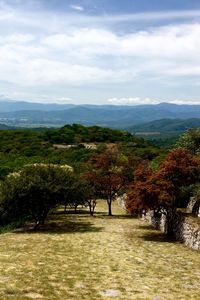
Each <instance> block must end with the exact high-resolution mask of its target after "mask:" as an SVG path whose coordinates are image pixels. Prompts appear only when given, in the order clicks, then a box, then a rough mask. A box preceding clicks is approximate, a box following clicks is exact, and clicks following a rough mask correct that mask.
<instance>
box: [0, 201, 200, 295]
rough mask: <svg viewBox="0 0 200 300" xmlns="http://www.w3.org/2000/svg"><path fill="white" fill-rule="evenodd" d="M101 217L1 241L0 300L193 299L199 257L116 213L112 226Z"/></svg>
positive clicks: (198, 289) (60, 219) (199, 291)
mask: <svg viewBox="0 0 200 300" xmlns="http://www.w3.org/2000/svg"><path fill="white" fill-rule="evenodd" d="M105 209H106V207H105V205H104V204H103V205H102V204H101V205H99V208H98V210H99V213H98V214H96V216H95V217H94V218H92V217H89V216H88V215H87V214H80V215H77V216H75V215H73V214H72V215H67V216H66V215H62V214H61V215H55V216H52V217H51V220H50V221H49V226H48V228H46V230H41V231H40V232H39V233H30V232H29V233H27V232H25V233H8V234H4V235H1V236H0V299H15V300H18V299H19V300H20V299H48V300H51V299H64V300H65V299H66V300H73V299H74V300H79V299H80V300H84V299H85V300H86V299H87V300H99V299H105V300H106V299H117V300H118V299H119V300H121V299H125V300H131V299H152V300H162V299H173V300H174V299H182V300H184V299H185V300H186V299H199V295H200V256H199V253H197V252H195V251H192V250H190V249H187V248H186V247H185V246H183V245H181V244H179V243H172V242H169V241H167V240H166V239H165V238H164V237H163V235H161V234H160V233H159V232H157V231H154V230H152V229H151V228H150V227H148V226H147V225H146V224H145V223H143V222H142V221H141V220H137V219H133V218H129V217H126V216H124V213H123V212H122V211H121V210H120V209H119V208H118V207H117V206H116V207H115V209H114V213H115V214H117V215H118V216H114V217H112V218H108V217H107V216H105V215H102V212H103V211H104V212H105ZM55 222H56V223H55ZM56 224H57V225H56Z"/></svg>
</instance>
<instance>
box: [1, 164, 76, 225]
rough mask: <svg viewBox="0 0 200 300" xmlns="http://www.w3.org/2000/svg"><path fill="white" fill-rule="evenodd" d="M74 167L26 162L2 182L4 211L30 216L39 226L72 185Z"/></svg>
mask: <svg viewBox="0 0 200 300" xmlns="http://www.w3.org/2000/svg"><path fill="white" fill-rule="evenodd" d="M71 176H72V171H71V170H70V169H69V168H68V167H62V166H58V165H52V164H49V165H44V164H35V165H27V166H25V167H24V168H23V169H22V170H21V171H20V172H19V173H13V174H10V175H9V176H7V178H6V179H5V181H4V182H2V184H1V189H0V193H1V194H0V195H1V197H0V200H1V202H0V206H1V211H3V213H4V214H7V215H8V216H11V217H12V216H13V215H21V216H29V217H31V218H33V219H34V221H35V229H37V228H38V227H39V226H40V225H43V224H44V222H45V219H46V217H47V215H48V213H49V211H50V210H51V209H53V208H55V207H56V206H57V205H58V204H60V203H62V202H63V201H64V199H65V197H66V193H67V191H68V189H69V185H71Z"/></svg>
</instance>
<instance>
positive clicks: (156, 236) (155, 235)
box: [141, 229, 176, 243]
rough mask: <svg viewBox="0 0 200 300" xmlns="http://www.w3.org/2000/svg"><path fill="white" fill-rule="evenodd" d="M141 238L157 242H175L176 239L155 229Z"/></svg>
mask: <svg viewBox="0 0 200 300" xmlns="http://www.w3.org/2000/svg"><path fill="white" fill-rule="evenodd" d="M141 239H143V240H144V241H149V242H157V243H174V242H175V241H176V240H175V238H173V237H168V236H167V235H166V234H164V233H162V232H159V231H157V230H156V229H155V231H153V232H151V233H150V232H148V233H146V234H144V235H143V236H141Z"/></svg>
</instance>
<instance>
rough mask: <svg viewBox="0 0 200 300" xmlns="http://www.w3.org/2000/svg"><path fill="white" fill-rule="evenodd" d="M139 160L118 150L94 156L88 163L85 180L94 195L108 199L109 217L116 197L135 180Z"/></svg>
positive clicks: (110, 150)
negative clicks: (134, 170) (135, 170)
mask: <svg viewBox="0 0 200 300" xmlns="http://www.w3.org/2000/svg"><path fill="white" fill-rule="evenodd" d="M137 162H138V159H136V158H135V157H127V156H124V155H123V154H122V153H121V152H120V151H119V150H118V149H117V148H114V149H108V150H106V151H105V152H104V153H102V154H99V155H96V156H93V157H92V158H91V159H90V161H89V162H88V163H87V168H88V171H87V172H85V173H84V178H85V180H86V181H87V183H88V184H90V186H91V187H92V190H93V192H94V195H95V196H96V197H100V198H102V199H106V201H107V204H108V215H109V216H111V215H112V202H113V200H114V199H115V197H116V195H117V194H118V193H120V192H122V190H123V189H124V188H125V186H126V185H127V184H128V183H130V181H132V179H133V169H134V167H135V164H136V163H137Z"/></svg>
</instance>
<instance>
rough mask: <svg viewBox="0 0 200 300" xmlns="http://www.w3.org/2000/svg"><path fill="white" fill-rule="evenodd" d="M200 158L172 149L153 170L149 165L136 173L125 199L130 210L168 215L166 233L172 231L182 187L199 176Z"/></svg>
mask: <svg viewBox="0 0 200 300" xmlns="http://www.w3.org/2000/svg"><path fill="white" fill-rule="evenodd" d="M199 166H200V164H199V160H198V159H197V158H196V157H194V156H193V155H191V154H190V153H188V152H187V151H185V150H183V149H177V150H173V151H171V152H170V153H169V154H168V156H167V157H166V159H165V160H164V161H163V162H162V163H161V165H160V168H159V170H157V171H155V172H153V171H152V170H150V168H149V167H148V166H145V167H144V166H143V167H140V168H139V169H138V170H137V172H135V182H134V184H133V186H132V189H131V191H130V192H129V194H128V197H127V200H126V207H127V209H128V211H130V212H131V213H142V212H143V211H144V210H149V209H151V210H153V211H154V212H155V213H160V212H162V213H163V214H165V215H166V220H167V234H168V235H171V234H172V223H173V217H174V213H175V212H176V209H177V207H178V203H179V202H178V198H179V195H180V193H181V188H182V187H185V186H189V185H191V184H193V183H195V182H196V181H197V180H198V179H199V173H200V172H199V171H200V170H199Z"/></svg>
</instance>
